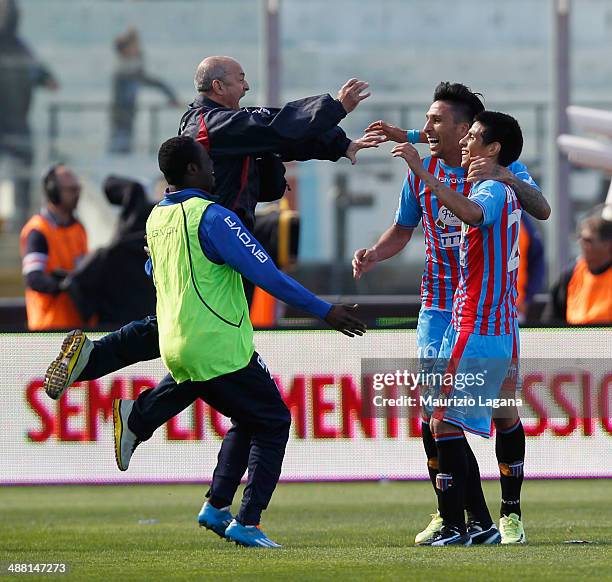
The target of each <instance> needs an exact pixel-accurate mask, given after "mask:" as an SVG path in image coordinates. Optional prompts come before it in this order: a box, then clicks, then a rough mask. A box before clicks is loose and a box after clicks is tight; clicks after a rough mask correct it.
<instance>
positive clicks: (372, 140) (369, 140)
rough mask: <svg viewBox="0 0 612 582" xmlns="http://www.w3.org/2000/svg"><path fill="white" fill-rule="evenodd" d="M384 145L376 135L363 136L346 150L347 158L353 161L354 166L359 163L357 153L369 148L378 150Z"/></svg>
mask: <svg viewBox="0 0 612 582" xmlns="http://www.w3.org/2000/svg"><path fill="white" fill-rule="evenodd" d="M380 143H382V142H381V141H380V138H379V137H377V136H374V135H363V136H362V137H360V138H359V139H355V140H353V141H352V142H351V143H350V144H349V146H348V148H346V152H345V154H344V155H345V156H346V157H347V158H348V159H349V160H351V164H353V166H354V165H355V164H356V163H357V152H358V151H359V150H363V149H367V148H377V147H378V145H379V144H380Z"/></svg>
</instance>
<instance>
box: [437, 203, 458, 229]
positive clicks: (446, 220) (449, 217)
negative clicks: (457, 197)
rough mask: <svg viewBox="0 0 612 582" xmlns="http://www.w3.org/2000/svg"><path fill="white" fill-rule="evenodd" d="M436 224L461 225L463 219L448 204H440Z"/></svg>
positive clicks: (441, 226)
mask: <svg viewBox="0 0 612 582" xmlns="http://www.w3.org/2000/svg"><path fill="white" fill-rule="evenodd" d="M436 226H438V227H439V228H446V227H447V226H461V221H460V220H459V219H458V218H457V217H456V216H455V215H454V214H453V213H452V212H451V211H450V210H449V209H448V208H446V206H440V210H439V211H438V218H437V219H436Z"/></svg>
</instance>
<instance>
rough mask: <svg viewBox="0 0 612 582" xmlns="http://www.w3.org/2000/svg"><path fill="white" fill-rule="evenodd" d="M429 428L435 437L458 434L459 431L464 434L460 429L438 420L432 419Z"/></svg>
mask: <svg viewBox="0 0 612 582" xmlns="http://www.w3.org/2000/svg"><path fill="white" fill-rule="evenodd" d="M429 426H430V428H431V432H432V434H433V435H434V437H435V436H436V435H439V434H449V433H456V432H458V431H459V432H463V431H462V430H461V429H460V428H459V427H457V426H455V425H453V424H449V423H448V422H444V421H443V420H439V419H437V418H432V419H431V420H430V422H429Z"/></svg>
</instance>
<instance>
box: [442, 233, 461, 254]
mask: <svg viewBox="0 0 612 582" xmlns="http://www.w3.org/2000/svg"><path fill="white" fill-rule="evenodd" d="M459 243H461V231H459V230H458V231H457V232H442V233H440V244H441V245H442V246H443V247H444V248H447V249H448V248H454V247H458V246H459Z"/></svg>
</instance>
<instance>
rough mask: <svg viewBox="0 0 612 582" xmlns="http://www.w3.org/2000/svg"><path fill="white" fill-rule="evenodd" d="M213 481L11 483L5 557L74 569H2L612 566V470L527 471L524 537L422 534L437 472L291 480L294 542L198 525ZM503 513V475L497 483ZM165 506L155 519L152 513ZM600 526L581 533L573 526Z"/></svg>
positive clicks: (5, 509)
mask: <svg viewBox="0 0 612 582" xmlns="http://www.w3.org/2000/svg"><path fill="white" fill-rule="evenodd" d="M204 491H205V487H197V486H191V485H175V486H153V485H148V486H147V485H145V486H115V487H76V486H75V487H7V488H3V489H1V490H0V523H1V526H0V562H2V563H3V567H4V568H6V563H7V562H9V561H10V562H20V563H24V562H26V563H27V562H33V563H40V562H65V563H68V564H69V567H70V572H69V573H68V574H67V575H62V576H58V575H56V576H52V577H51V576H49V575H45V576H33V575H28V576H24V575H21V576H18V575H10V576H2V577H1V578H2V579H6V580H16V579H27V580H34V579H47V580H48V579H50V578H54V579H60V580H61V579H71V580H78V581H79V582H80V581H81V580H83V581H85V580H100V581H109V580H117V581H128V580H143V581H145V580H146V581H158V580H159V581H161V580H224V579H225V580H236V579H241V578H244V579H246V578H248V579H250V580H271V579H291V580H295V581H298V580H299V581H301V580H329V579H335V580H337V581H340V580H346V579H350V580H351V581H354V580H361V579H363V580H426V581H433V580H451V581H455V580H470V581H474V580H538V581H541V580H555V581H559V580H587V579H588V580H612V482H610V481H606V480H593V481H527V482H526V483H525V485H524V488H523V516H524V522H525V528H526V532H527V537H528V541H529V543H528V544H527V545H525V546H511V547H501V546H495V547H493V546H490V547H482V546H481V547H469V548H418V547H414V546H413V544H412V542H413V539H414V534H415V533H416V532H417V531H419V530H420V529H422V527H423V526H424V525H425V524H426V523H427V521H428V520H429V515H428V514H429V513H430V512H431V511H432V504H433V492H432V491H431V486H430V485H429V483H424V482H417V483H414V482H405V483H401V482H382V483H335V484H331V483H328V484H286V485H280V486H279V488H278V489H277V491H276V493H275V495H274V498H273V500H272V504H271V507H270V509H269V510H268V511H267V512H265V514H264V521H263V522H262V526H263V529H264V530H265V531H266V532H267V533H268V534H269V535H270V537H271V538H272V539H274V540H276V541H278V542H280V543H282V544H284V548H283V549H281V550H259V549H247V548H239V547H236V546H235V545H233V544H229V543H226V542H225V541H223V540H221V539H220V538H218V537H217V536H215V535H214V534H212V533H211V532H208V531H206V530H203V529H199V528H198V527H197V525H196V519H195V518H196V514H197V513H198V511H199V508H200V505H201V503H202V496H203V493H204ZM485 493H486V495H487V500H488V501H489V507H491V509H492V510H493V511H492V513H493V514H494V515H495V514H496V513H497V506H498V502H499V484H498V483H495V482H488V483H485ZM145 520H157V522H156V523H150V522H149V523H139V521H145ZM575 539H582V540H589V541H591V542H592V543H591V544H589V545H568V544H564V542H565V541H566V540H575Z"/></svg>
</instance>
